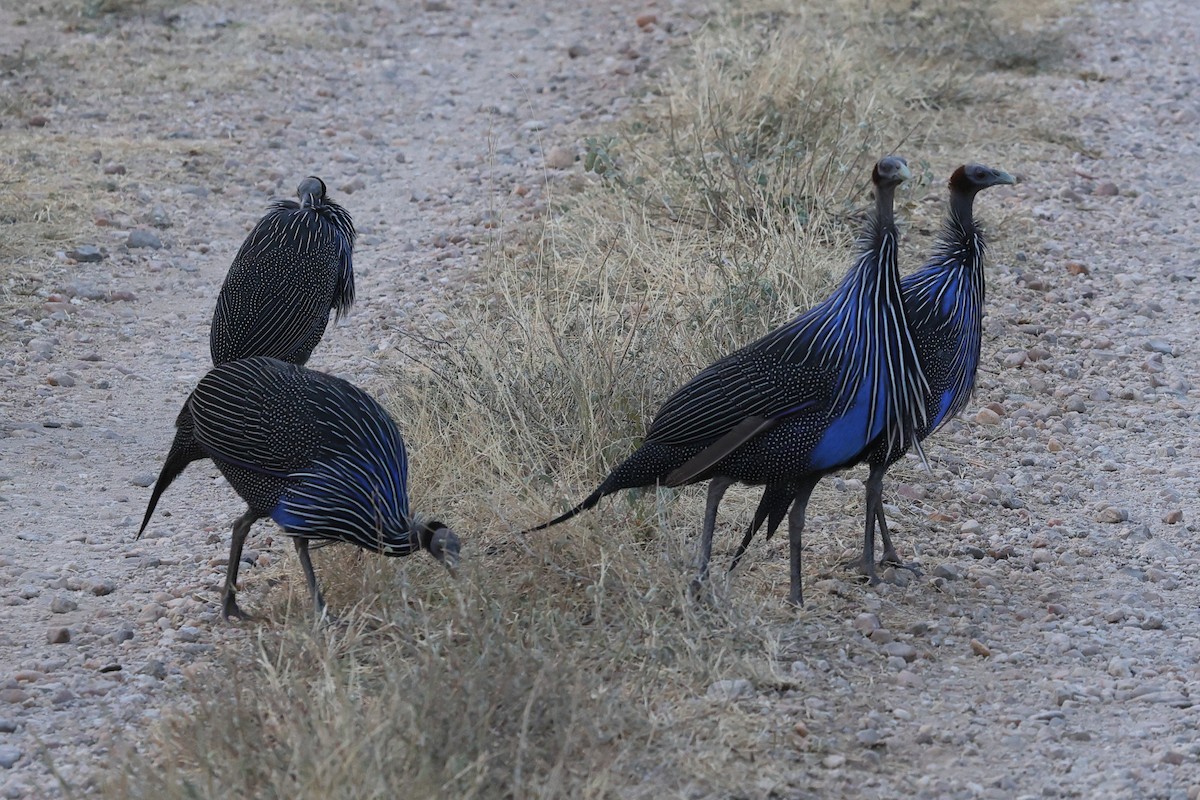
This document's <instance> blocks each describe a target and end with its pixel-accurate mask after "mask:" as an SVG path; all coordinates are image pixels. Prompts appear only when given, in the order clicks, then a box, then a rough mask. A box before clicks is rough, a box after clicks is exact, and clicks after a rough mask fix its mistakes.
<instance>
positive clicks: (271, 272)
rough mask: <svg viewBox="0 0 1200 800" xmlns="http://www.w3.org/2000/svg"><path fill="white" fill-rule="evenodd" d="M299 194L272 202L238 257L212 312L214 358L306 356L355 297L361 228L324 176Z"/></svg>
mask: <svg viewBox="0 0 1200 800" xmlns="http://www.w3.org/2000/svg"><path fill="white" fill-rule="evenodd" d="M297 195H298V196H299V198H300V201H299V202H296V201H294V200H279V201H277V202H275V203H274V205H272V207H271V210H270V211H268V212H267V214H266V216H264V217H263V218H262V219H261V220H259V222H258V224H257V225H255V226H254V230H252V231H251V232H250V235H249V236H247V237H246V241H245V242H244V243H243V244H242V247H241V249H240V250H238V253H237V256H236V257H235V258H234V259H233V265H232V266H231V267H230V268H229V273H228V274H227V275H226V276H225V283H224V285H223V286H222V287H221V293H220V295H219V296H218V297H217V307H216V310H215V311H214V312H213V320H212V329H211V331H210V334H209V349H210V351H211V352H212V359H213V364H224V363H225V362H227V361H235V360H237V359H239V358H249V357H250V356H269V357H270V358H278V359H279V360H281V361H287V362H289V363H292V364H304V363H305V362H306V361H308V358H309V356H310V355H312V351H313V349H314V348H315V347H316V346H317V343H318V342H320V341H321V337H322V336H323V335H324V334H325V328H326V326H327V325H328V324H329V315H330V313H333V314H335V315H336V318H338V319H340V318H341V316H342V315H343V314H345V313H346V312H347V311H348V310H349V309H350V306H351V305H352V304H353V303H354V267H353V261H352V256H353V251H354V240H355V236H356V234H355V230H354V222H353V220H351V218H350V214H349V213H348V212H347V211H346V209H344V208H343V207H342V206H340V205H339V204H337V203H335V202H334V201H333V200H330V199H329V197H328V196H327V195H326V190H325V184H324V182H323V181H321V179H320V178H315V177H309V178H305V179H304V181H303V182H301V184H300V186H299V188H298V189H297Z"/></svg>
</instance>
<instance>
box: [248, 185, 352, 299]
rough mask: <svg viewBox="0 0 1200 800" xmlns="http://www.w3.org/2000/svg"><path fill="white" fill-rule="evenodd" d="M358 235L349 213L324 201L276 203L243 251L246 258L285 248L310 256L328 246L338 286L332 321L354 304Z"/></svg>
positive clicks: (309, 199)
mask: <svg viewBox="0 0 1200 800" xmlns="http://www.w3.org/2000/svg"><path fill="white" fill-rule="evenodd" d="M357 236H358V234H357V232H356V231H355V229H354V221H353V220H352V219H351V218H350V214H349V212H347V211H346V209H344V208H343V207H342V206H341V205H339V204H337V203H335V202H333V201H332V200H328V199H319V200H314V199H313V198H312V197H307V198H305V202H304V204H303V205H301V204H300V203H297V202H295V201H294V200H277V201H275V202H274V203H273V204H272V205H271V210H270V211H269V212H268V213H267V215H266V216H264V217H263V218H262V220H260V221H259V223H258V225H257V226H255V228H254V231H253V232H252V233H251V234H250V238H249V239H248V240H247V241H246V244H245V245H244V249H245V252H246V255H247V256H252V257H255V258H261V257H262V255H263V253H264V252H266V251H267V250H271V249H274V248H276V247H280V246H281V244H283V243H286V246H289V247H292V248H294V249H295V250H296V251H297V252H299V253H311V252H314V251H317V250H319V249H321V248H324V247H327V246H329V245H330V244H332V245H333V246H334V248H335V251H336V253H337V258H338V283H337V290H336V291H335V293H334V298H333V310H334V312H335V314H336V317H335V319H341V318H342V315H343V314H345V313H346V312H347V311H349V310H350V306H351V305H353V304H354V266H353V264H354V262H353V253H354V241H355V239H356V238H357Z"/></svg>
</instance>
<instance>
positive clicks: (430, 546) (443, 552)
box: [419, 520, 459, 569]
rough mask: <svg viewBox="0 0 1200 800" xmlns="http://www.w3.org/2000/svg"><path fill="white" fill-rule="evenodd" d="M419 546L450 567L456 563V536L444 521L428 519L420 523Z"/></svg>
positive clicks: (457, 550) (457, 551) (452, 567)
mask: <svg viewBox="0 0 1200 800" xmlns="http://www.w3.org/2000/svg"><path fill="white" fill-rule="evenodd" d="M419 536H420V539H421V547H422V548H424V549H426V550H428V551H429V554H430V555H431V556H433V557H434V558H436V559H437V560H438V561H440V562H442V563H443V564H445V565H446V566H447V567H449V568H450V569H454V567H455V566H457V565H458V557H459V543H458V536H457V535H455V533H454V531H452V530H450V529H449V528H448V527H446V525H445V524H444V523H441V522H438V521H437V520H429V521H428V522H423V523H421V531H420V534H419Z"/></svg>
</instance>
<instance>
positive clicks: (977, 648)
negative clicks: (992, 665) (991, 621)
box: [971, 639, 992, 658]
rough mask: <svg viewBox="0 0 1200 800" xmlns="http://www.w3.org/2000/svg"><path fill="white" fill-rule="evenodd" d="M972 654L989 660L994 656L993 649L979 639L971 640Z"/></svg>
mask: <svg viewBox="0 0 1200 800" xmlns="http://www.w3.org/2000/svg"><path fill="white" fill-rule="evenodd" d="M971 652H972V653H974V654H975V655H977V656H980V657H981V658H989V657H990V656H991V655H992V649H991V648H990V647H988V646H987V645H986V644H984V643H983V642H981V641H979V640H978V639H972V640H971Z"/></svg>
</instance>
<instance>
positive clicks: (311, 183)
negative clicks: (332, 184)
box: [296, 175, 325, 205]
mask: <svg viewBox="0 0 1200 800" xmlns="http://www.w3.org/2000/svg"><path fill="white" fill-rule="evenodd" d="M296 194H297V195H298V196H299V197H300V202H301V203H302V204H304V205H308V204H309V203H313V202H318V201H321V200H324V199H325V181H323V180H321V179H320V178H318V177H316V176H313V175H309V176H308V177H307V178H305V179H304V180H302V181H300V186H299V187H298V188H297V189H296ZM309 198H312V199H311V200H310V199H309Z"/></svg>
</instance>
